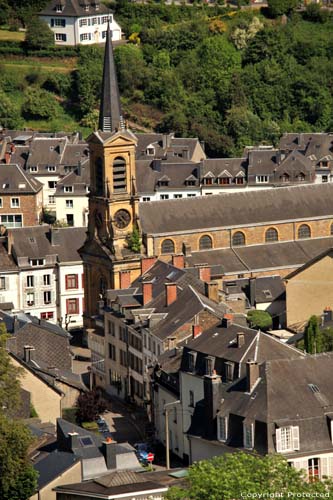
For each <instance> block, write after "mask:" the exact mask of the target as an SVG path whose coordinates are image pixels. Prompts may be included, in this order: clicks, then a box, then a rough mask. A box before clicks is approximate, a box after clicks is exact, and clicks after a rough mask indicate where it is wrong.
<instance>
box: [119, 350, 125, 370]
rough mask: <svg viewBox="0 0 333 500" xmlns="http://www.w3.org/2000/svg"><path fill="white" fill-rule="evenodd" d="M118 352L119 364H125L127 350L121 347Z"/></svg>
mask: <svg viewBox="0 0 333 500" xmlns="http://www.w3.org/2000/svg"><path fill="white" fill-rule="evenodd" d="M119 352H120V364H121V365H122V366H127V352H126V351H123V350H122V349H120V350H119Z"/></svg>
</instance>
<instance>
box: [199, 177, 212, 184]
mask: <svg viewBox="0 0 333 500" xmlns="http://www.w3.org/2000/svg"><path fill="white" fill-rule="evenodd" d="M202 183H203V184H205V185H206V186H211V185H212V184H213V179H212V177H206V178H205V179H202Z"/></svg>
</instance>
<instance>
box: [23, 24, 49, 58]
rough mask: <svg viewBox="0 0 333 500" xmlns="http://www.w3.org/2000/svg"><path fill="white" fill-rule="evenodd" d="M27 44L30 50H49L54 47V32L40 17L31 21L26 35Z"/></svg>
mask: <svg viewBox="0 0 333 500" xmlns="http://www.w3.org/2000/svg"><path fill="white" fill-rule="evenodd" d="M25 44H26V46H27V48H28V49H33V50H34V49H38V50H39V49H47V48H48V47H52V46H53V45H54V34H53V31H52V30H51V29H50V28H49V27H48V25H47V24H46V22H45V21H42V20H41V19H40V18H39V17H38V16H34V17H32V18H31V19H30V20H29V23H28V25H27V31H26V35H25Z"/></svg>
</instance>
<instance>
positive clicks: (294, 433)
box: [292, 426, 299, 450]
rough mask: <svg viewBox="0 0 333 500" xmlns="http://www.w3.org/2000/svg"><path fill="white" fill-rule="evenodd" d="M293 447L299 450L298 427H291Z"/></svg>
mask: <svg viewBox="0 0 333 500" xmlns="http://www.w3.org/2000/svg"><path fill="white" fill-rule="evenodd" d="M292 438H293V449H294V450H299V427H298V426H296V427H292Z"/></svg>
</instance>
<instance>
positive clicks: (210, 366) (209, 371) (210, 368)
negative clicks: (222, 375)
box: [205, 356, 215, 377]
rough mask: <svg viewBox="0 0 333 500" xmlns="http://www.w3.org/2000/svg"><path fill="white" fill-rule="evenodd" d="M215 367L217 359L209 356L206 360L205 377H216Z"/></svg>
mask: <svg viewBox="0 0 333 500" xmlns="http://www.w3.org/2000/svg"><path fill="white" fill-rule="evenodd" d="M214 365H215V358H214V357H213V356H207V357H206V358H205V375H208V376H209V377H212V376H213V375H214Z"/></svg>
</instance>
